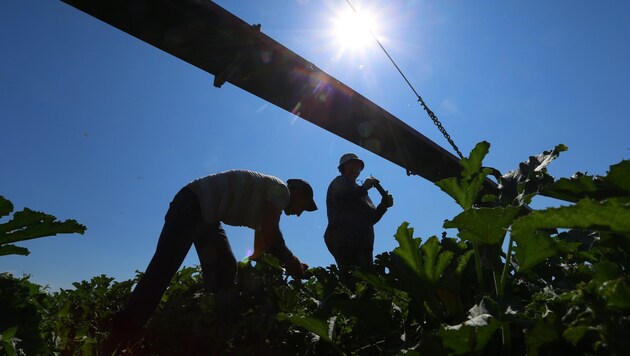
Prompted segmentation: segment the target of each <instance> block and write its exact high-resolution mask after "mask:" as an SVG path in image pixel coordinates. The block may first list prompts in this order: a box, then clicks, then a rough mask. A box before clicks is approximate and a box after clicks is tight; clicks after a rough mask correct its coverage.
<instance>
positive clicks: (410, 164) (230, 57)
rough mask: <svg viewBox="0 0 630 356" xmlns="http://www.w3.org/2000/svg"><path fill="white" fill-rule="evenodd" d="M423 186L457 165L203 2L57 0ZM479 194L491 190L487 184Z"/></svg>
mask: <svg viewBox="0 0 630 356" xmlns="http://www.w3.org/2000/svg"><path fill="white" fill-rule="evenodd" d="M62 1H64V2H65V3H68V4H70V5H72V6H74V7H76V8H77V9H79V10H81V11H84V12H86V13H88V14H90V15H92V16H94V17H96V18H97V19H100V20H102V21H104V22H106V23H108V24H110V25H112V26H114V27H116V28H119V29H120V30H122V31H124V32H126V33H128V34H130V35H132V36H135V37H137V38H139V39H140V40H142V41H144V42H147V43H149V44H151V45H153V46H155V47H157V48H160V49H162V50H163V51H165V52H167V53H170V54H172V55H174V56H176V57H178V58H180V59H182V60H183V61H185V62H188V63H190V64H192V65H194V66H196V67H198V68H200V69H202V70H204V71H206V72H208V73H211V74H213V75H214V76H215V80H214V85H215V86H217V87H220V86H221V85H223V84H224V83H225V82H229V83H231V84H233V85H235V86H237V87H239V88H242V89H244V90H246V91H248V92H250V93H252V94H254V95H256V96H258V97H260V98H262V99H264V100H266V101H268V102H270V103H272V104H274V105H277V106H279V107H281V108H283V109H285V110H287V111H289V112H291V113H294V114H295V115H297V116H299V117H301V118H303V119H305V120H308V121H310V122H312V123H313V124H315V125H317V126H319V127H321V128H323V129H326V130H328V131H330V132H332V133H334V134H335V135H338V136H340V137H342V138H345V139H346V140H348V141H350V142H352V143H355V144H357V145H359V146H361V147H363V148H365V149H367V150H369V151H371V152H374V153H375V154H377V155H379V156H381V157H383V158H385V159H387V160H389V161H391V162H393V163H395V164H397V165H399V166H401V167H403V168H404V169H406V170H407V173H408V174H417V175H420V176H422V177H424V178H426V179H428V180H429V181H432V182H436V181H438V180H441V179H444V178H447V177H453V176H457V175H458V174H459V172H460V171H461V168H460V166H459V164H458V159H457V157H455V156H454V155H453V154H451V153H450V152H448V151H446V150H445V149H443V148H442V147H440V146H439V145H437V144H435V143H434V142H433V141H431V140H430V139H428V138H427V137H425V136H424V135H422V134H420V133H419V132H417V131H416V130H414V129H413V128H411V127H410V126H409V125H407V124H405V123H404V122H402V121H401V120H399V119H398V118H396V117H394V116H393V115H391V114H390V113H388V112H387V111H385V110H384V109H382V108H381V107H379V106H378V105H376V104H374V103H373V102H371V101H370V100H368V99H367V98H365V97H364V96H362V95H361V94H359V93H357V92H356V91H354V90H352V89H351V88H350V87H348V86H347V85H345V84H343V83H341V82H340V81H338V80H337V79H335V78H333V77H332V76H330V75H328V74H327V73H325V72H324V71H322V70H321V69H319V68H318V67H317V66H315V65H314V64H313V63H311V62H309V61H307V60H305V59H304V58H302V57H300V56H298V55H297V54H295V53H294V52H292V51H291V50H289V49H288V48H286V47H284V46H282V45H281V44H279V43H278V42H276V41H274V40H273V39H271V38H270V37H268V36H266V35H265V34H264V33H262V32H261V31H260V25H256V26H252V25H250V24H247V23H245V22H244V21H243V20H241V19H240V18H238V17H236V16H234V15H233V14H231V13H230V12H228V11H226V10H225V9H223V8H222V7H220V6H218V5H217V4H215V3H213V2H211V1H203V0H62ZM486 183H487V184H486V188H490V189H491V190H492V188H493V187H494V186H495V184H494V182H492V181H490V180H488V181H487V182H486Z"/></svg>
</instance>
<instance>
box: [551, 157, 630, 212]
mask: <svg viewBox="0 0 630 356" xmlns="http://www.w3.org/2000/svg"><path fill="white" fill-rule="evenodd" d="M541 194H542V195H545V196H548V197H551V198H556V199H562V200H566V201H570V202H577V201H579V200H581V199H584V198H591V199H595V200H605V199H609V198H614V197H624V196H625V197H630V161H622V162H621V163H618V164H615V165H612V166H610V171H609V173H608V175H607V176H604V177H599V176H588V175H584V174H582V173H579V172H578V173H576V174H574V175H573V177H571V178H562V179H559V180H558V181H557V182H555V183H554V184H551V185H549V186H547V187H546V188H545V189H544V190H542V191H541Z"/></svg>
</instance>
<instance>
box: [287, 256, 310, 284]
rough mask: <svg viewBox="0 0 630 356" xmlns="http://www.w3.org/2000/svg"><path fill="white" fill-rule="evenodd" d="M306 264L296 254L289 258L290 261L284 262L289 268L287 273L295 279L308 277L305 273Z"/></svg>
mask: <svg viewBox="0 0 630 356" xmlns="http://www.w3.org/2000/svg"><path fill="white" fill-rule="evenodd" d="M305 266H306V264H304V263H302V262H300V260H299V259H298V258H297V257H295V256H293V257H292V258H291V259H289V261H287V262H286V263H285V264H284V268H285V269H286V270H287V274H288V275H289V276H291V277H293V279H304V278H306V276H305V274H304V270H305V268H304V267H305ZM306 268H308V266H306Z"/></svg>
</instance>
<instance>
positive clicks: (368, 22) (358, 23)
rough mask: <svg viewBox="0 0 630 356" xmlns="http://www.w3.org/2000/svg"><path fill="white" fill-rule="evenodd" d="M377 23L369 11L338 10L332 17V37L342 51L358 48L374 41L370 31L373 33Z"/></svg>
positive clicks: (362, 47)
mask: <svg viewBox="0 0 630 356" xmlns="http://www.w3.org/2000/svg"><path fill="white" fill-rule="evenodd" d="M377 25H378V23H377V21H376V18H375V16H373V15H372V14H371V13H370V12H367V11H362V12H360V13H359V14H357V13H355V12H354V11H352V10H349V9H348V10H345V11H343V12H339V13H338V14H337V16H336V17H335V18H334V19H333V27H332V28H333V37H334V39H335V42H337V44H338V45H339V46H340V49H341V50H342V51H345V50H360V49H364V48H365V47H366V46H368V45H370V44H372V43H373V42H374V38H373V37H372V34H371V33H370V31H372V33H375V32H374V31H376V27H377Z"/></svg>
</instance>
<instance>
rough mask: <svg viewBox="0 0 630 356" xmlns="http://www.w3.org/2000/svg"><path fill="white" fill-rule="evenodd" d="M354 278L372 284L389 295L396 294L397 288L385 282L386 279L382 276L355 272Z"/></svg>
mask: <svg viewBox="0 0 630 356" xmlns="http://www.w3.org/2000/svg"><path fill="white" fill-rule="evenodd" d="M354 276H355V277H357V278H359V279H361V280H363V281H365V282H367V283H369V284H371V285H372V286H374V287H375V288H377V289H379V290H382V291H384V292H387V293H394V292H395V288H394V287H393V286H390V285H389V284H388V283H387V281H386V280H385V278H383V277H382V276H379V275H376V274H372V273H368V272H363V271H355V272H354Z"/></svg>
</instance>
